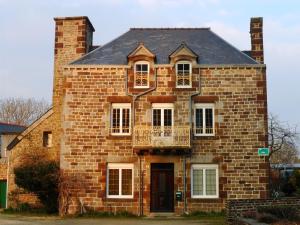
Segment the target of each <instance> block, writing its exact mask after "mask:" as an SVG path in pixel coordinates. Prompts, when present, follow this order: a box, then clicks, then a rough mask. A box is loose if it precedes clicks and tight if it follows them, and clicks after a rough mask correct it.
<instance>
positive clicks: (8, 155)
mask: <svg viewBox="0 0 300 225" xmlns="http://www.w3.org/2000/svg"><path fill="white" fill-rule="evenodd" d="M5 151H6V150H5ZM10 155H11V152H10V153H7V152H6V157H7V171H6V173H7V174H6V176H7V177H6V200H5V208H7V207H8V185H9V167H10V163H9V158H10Z"/></svg>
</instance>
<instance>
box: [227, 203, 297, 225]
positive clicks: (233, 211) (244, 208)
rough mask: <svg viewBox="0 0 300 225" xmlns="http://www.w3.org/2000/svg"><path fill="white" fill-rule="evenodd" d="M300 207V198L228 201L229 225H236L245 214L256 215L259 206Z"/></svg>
mask: <svg viewBox="0 0 300 225" xmlns="http://www.w3.org/2000/svg"><path fill="white" fill-rule="evenodd" d="M276 205H287V206H288V205H298V206H299V205H300V198H278V199H239V200H228V201H226V217H227V222H228V224H235V223H234V222H235V220H236V219H237V218H238V217H240V216H242V215H243V213H245V212H247V213H255V212H256V209H257V207H259V206H276Z"/></svg>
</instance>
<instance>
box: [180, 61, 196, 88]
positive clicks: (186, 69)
mask: <svg viewBox="0 0 300 225" xmlns="http://www.w3.org/2000/svg"><path fill="white" fill-rule="evenodd" d="M176 87H178V88H191V87H192V64H191V63H190V62H189V61H180V62H178V63H176Z"/></svg>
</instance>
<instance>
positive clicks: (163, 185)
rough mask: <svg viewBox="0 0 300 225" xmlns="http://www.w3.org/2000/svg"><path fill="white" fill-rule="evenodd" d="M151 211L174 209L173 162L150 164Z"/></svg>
mask: <svg viewBox="0 0 300 225" xmlns="http://www.w3.org/2000/svg"><path fill="white" fill-rule="evenodd" d="M150 211H151V212H173V211H174V164H173V163H152V164H151V203H150Z"/></svg>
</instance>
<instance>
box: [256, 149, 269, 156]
mask: <svg viewBox="0 0 300 225" xmlns="http://www.w3.org/2000/svg"><path fill="white" fill-rule="evenodd" d="M257 153H258V155H259V156H268V155H270V149H269V148H259V149H258V151H257Z"/></svg>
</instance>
